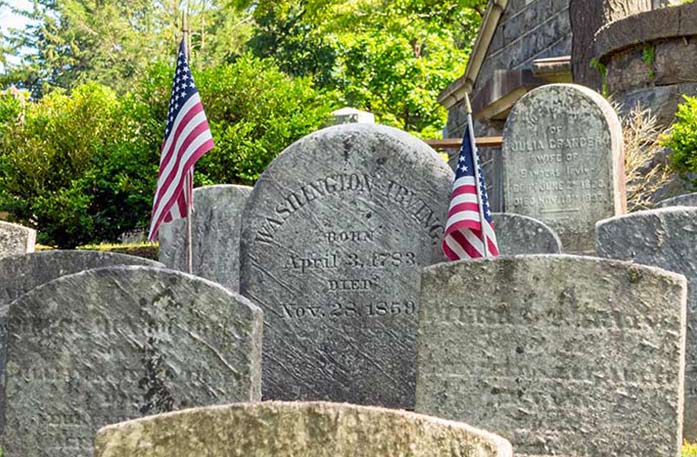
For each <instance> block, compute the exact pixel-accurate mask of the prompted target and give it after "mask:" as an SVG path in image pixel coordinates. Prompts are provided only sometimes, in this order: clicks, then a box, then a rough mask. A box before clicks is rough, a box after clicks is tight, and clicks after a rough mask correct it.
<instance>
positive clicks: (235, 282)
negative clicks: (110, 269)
mask: <svg viewBox="0 0 697 457" xmlns="http://www.w3.org/2000/svg"><path fill="white" fill-rule="evenodd" d="M251 191H252V188H251V187H249V186H235V185H219V186H205V187H199V188H196V189H194V205H195V210H194V213H193V217H192V218H191V221H192V225H191V234H192V239H193V243H192V249H193V262H192V264H193V274H195V275H196V276H201V277H202V278H206V279H210V280H211V281H215V282H217V283H219V284H222V285H224V286H225V287H227V288H228V289H230V290H234V291H237V290H239V285H240V224H241V217H242V210H243V209H244V205H245V203H246V201H247V197H249V194H250V192H251ZM158 237H159V240H160V255H159V260H160V262H162V263H164V264H165V265H166V266H167V268H172V269H174V270H179V271H183V272H187V273H188V271H189V263H188V262H189V258H188V248H187V244H186V237H187V234H186V220H185V219H177V220H175V221H173V222H170V223H168V224H162V226H161V227H160V232H159V236H158Z"/></svg>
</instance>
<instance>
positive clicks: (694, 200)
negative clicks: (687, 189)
mask: <svg viewBox="0 0 697 457" xmlns="http://www.w3.org/2000/svg"><path fill="white" fill-rule="evenodd" d="M655 206H656V208H667V207H669V206H697V192H695V193H692V194H685V195H678V196H677V197H672V198H667V199H665V200H661V201H660V202H658V203H656V205H655Z"/></svg>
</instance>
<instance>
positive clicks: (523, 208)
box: [503, 84, 626, 252]
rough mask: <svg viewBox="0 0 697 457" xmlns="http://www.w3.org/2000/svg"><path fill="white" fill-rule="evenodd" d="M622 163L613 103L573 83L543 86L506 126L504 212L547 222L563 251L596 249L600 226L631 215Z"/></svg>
mask: <svg viewBox="0 0 697 457" xmlns="http://www.w3.org/2000/svg"><path fill="white" fill-rule="evenodd" d="M623 160H624V159H623V153H622V130H621V126H620V122H619V120H618V118H617V114H615V111H614V110H613V109H612V106H610V104H609V103H608V102H607V100H605V99H604V98H603V97H602V96H601V95H600V94H598V93H596V92H593V91H592V90H590V89H588V88H585V87H582V86H577V85H573V84H551V85H548V86H542V87H539V88H537V89H535V90H533V91H531V92H529V93H528V94H526V95H525V96H524V97H523V98H521V99H520V101H519V102H518V103H516V105H515V106H514V107H513V110H512V111H511V114H510V115H509V116H508V119H507V120H506V127H505V129H504V133H503V170H504V199H505V209H506V212H508V213H517V214H522V215H525V216H531V217H534V218H535V219H539V220H541V221H542V222H545V223H546V224H547V225H549V226H550V227H551V228H552V229H553V230H554V231H555V232H556V233H557V234H558V235H559V238H560V239H561V242H562V246H563V247H564V251H565V252H588V251H592V250H593V248H594V244H595V233H594V229H595V223H596V222H597V221H599V220H601V219H605V218H607V217H611V216H614V215H617V214H622V213H624V212H625V211H626V197H625V187H624V163H623Z"/></svg>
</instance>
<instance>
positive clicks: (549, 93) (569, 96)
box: [504, 83, 622, 148]
mask: <svg viewBox="0 0 697 457" xmlns="http://www.w3.org/2000/svg"><path fill="white" fill-rule="evenodd" d="M565 102H566V103H565ZM560 109H562V110H570V109H572V110H573V111H574V112H575V113H576V115H577V116H576V121H577V122H581V123H583V125H584V127H591V128H592V127H596V125H594V124H593V123H591V124H590V125H588V124H586V123H585V122H584V121H586V120H587V118H588V117H600V119H601V120H602V121H604V122H605V123H607V125H608V126H609V129H610V130H611V131H612V132H613V133H617V134H618V135H615V136H613V138H612V140H613V141H616V142H618V143H619V145H618V147H620V148H621V142H620V140H621V139H622V123H621V122H620V119H619V117H618V116H617V112H616V111H615V109H614V108H613V107H612V105H611V104H610V102H608V101H607V99H606V98H605V97H603V96H602V95H601V94H599V93H598V92H596V91H594V90H593V89H589V88H588V87H586V86H582V85H580V84H569V83H558V84H546V85H544V86H540V87H536V88H535V89H533V90H531V91H530V92H528V93H527V94H525V95H523V97H521V99H520V100H518V102H517V103H516V104H515V105H514V106H513V109H512V111H511V115H514V116H516V117H518V119H516V121H517V122H520V121H521V120H522V121H523V122H522V124H523V125H525V124H527V125H528V126H536V125H537V122H538V121H539V120H540V119H546V116H549V115H551V116H554V113H555V111H556V110H560ZM511 115H509V117H508V118H507V119H506V127H505V128H504V137H506V134H505V130H506V128H508V126H509V124H515V122H512V120H511ZM549 127H551V126H549ZM596 128H597V127H596ZM605 128H606V129H607V128H608V127H605ZM530 134H533V132H530ZM504 146H505V141H504ZM613 146H615V145H614V144H613Z"/></svg>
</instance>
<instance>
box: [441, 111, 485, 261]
mask: <svg viewBox="0 0 697 457" xmlns="http://www.w3.org/2000/svg"><path fill="white" fill-rule="evenodd" d="M472 132H473V128H472V117H471V115H468V118H467V128H466V129H465V135H464V138H463V139H462V148H460V157H459V159H458V163H457V170H456V173H455V183H454V184H453V193H452V195H451V201H450V210H449V211H448V222H447V224H446V226H445V236H444V237H443V252H444V253H445V255H446V257H448V259H450V260H461V259H476V258H479V257H496V256H498V255H499V250H498V246H497V244H496V234H495V233H494V224H493V222H492V219H491V208H489V199H488V198H487V195H486V184H485V183H484V174H483V173H482V169H481V166H480V165H479V151H477V146H476V144H475V142H474V135H473V133H472ZM475 167H476V170H477V173H476V174H475ZM476 175H479V183H478V185H475V182H476V177H475V176H476ZM480 203H481V205H480ZM482 219H483V221H484V224H483V225H484V230H483V233H484V235H485V238H486V251H485V249H484V248H485V244H484V242H483V238H482Z"/></svg>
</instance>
